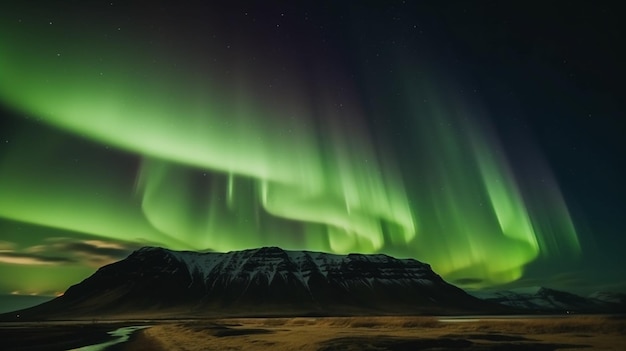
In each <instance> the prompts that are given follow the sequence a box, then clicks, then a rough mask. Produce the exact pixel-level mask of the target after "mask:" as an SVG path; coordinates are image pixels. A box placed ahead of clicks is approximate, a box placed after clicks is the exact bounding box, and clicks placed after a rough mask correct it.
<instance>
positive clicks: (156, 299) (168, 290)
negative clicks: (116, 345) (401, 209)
mask: <svg viewBox="0 0 626 351" xmlns="http://www.w3.org/2000/svg"><path fill="white" fill-rule="evenodd" d="M503 310H504V308H501V307H499V306H498V305H495V304H491V303H489V302H484V301H482V300H480V299H478V298H475V297H473V296H470V295H468V294H467V293H465V291H463V290H462V289H460V288H458V287H455V286H453V285H451V284H448V283H447V282H445V281H444V280H443V279H442V278H441V277H440V276H439V275H437V274H436V273H435V272H434V271H433V270H432V269H431V267H430V265H428V264H426V263H422V262H420V261H417V260H414V259H396V258H394V257H391V256H388V255H384V254H373V255H365V254H348V255H336V254H328V253H323V252H315V251H292V250H283V249H281V248H278V247H262V248H257V249H248V250H242V251H231V252H228V253H215V252H206V253H199V252H194V251H174V250H169V249H164V248H157V247H144V248H141V249H138V250H136V251H134V252H133V253H131V254H130V255H129V256H128V257H127V258H125V259H123V260H121V261H118V262H115V263H112V264H110V265H106V266H103V267H101V268H100V269H98V270H97V271H96V272H95V273H94V274H93V275H92V276H90V277H88V278H86V279H85V280H83V281H82V282H80V283H79V284H76V285H73V286H71V287H70V288H69V289H68V290H67V291H66V292H65V294H64V295H63V296H61V297H59V298H57V299H54V300H52V301H50V302H47V303H44V304H42V305H39V306H35V307H32V308H29V309H25V310H22V311H20V313H19V314H20V318H22V319H25V318H26V319H27V318H33V319H36V318H40V319H42V318H43V319H46V318H48V319H49V318H87V317H94V316H99V317H104V316H114V315H118V316H119V315H136V316H139V315H163V316H165V315H168V316H171V315H175V316H195V317H204V316H230V315H233V316H235V315H236V316H273V315H351V314H472V313H494V312H495V313H497V312H501V311H503ZM15 316H16V314H15V313H14V314H8V315H4V316H0V318H2V319H7V318H9V319H11V318H13V319H14V318H16V317H15Z"/></svg>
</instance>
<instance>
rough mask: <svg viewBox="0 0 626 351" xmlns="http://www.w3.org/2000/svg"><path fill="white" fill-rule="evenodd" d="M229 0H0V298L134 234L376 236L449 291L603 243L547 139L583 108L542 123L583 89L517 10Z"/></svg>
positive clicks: (546, 277)
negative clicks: (522, 27) (17, 1)
mask: <svg viewBox="0 0 626 351" xmlns="http://www.w3.org/2000/svg"><path fill="white" fill-rule="evenodd" d="M235 3H237V2H234V3H233V4H231V5H228V6H226V5H224V4H222V5H220V6H218V5H212V6H210V5H202V6H200V5H198V6H189V7H184V8H183V7H180V6H179V7H176V6H174V5H168V6H166V5H162V6H156V5H155V6H150V7H149V8H147V7H146V5H145V4H144V6H139V5H124V4H117V3H111V2H101V3H98V4H95V3H92V4H88V5H86V4H78V3H74V2H51V3H46V4H45V5H42V6H41V7H37V8H33V7H32V6H25V5H2V8H1V9H0V10H1V13H2V16H1V19H0V103H1V104H2V107H3V112H2V115H1V116H0V117H1V118H2V120H1V121H2V122H1V124H0V127H2V134H0V141H1V142H2V144H1V145H0V147H1V148H0V276H1V278H0V294H3V293H11V292H16V293H19V294H29V293H37V294H53V293H56V292H61V291H63V290H64V289H65V288H66V287H67V286H68V285H70V284H73V283H75V282H77V281H79V280H80V279H83V278H84V277H86V276H87V275H89V274H90V273H91V272H93V269H94V268H95V267H98V266H99V265H101V264H103V263H106V262H110V261H111V260H114V259H119V258H121V257H124V255H125V254H127V253H128V252H130V250H132V249H134V248H137V247H140V246H142V245H159V246H164V247H168V248H172V249H191V250H214V251H229V250H240V249H247V248H252V247H259V246H280V247H282V248H284V249H304V250H315V251H326V252H334V253H349V252H361V253H377V252H382V253H387V254H391V255H395V256H399V257H413V258H416V259H418V260H421V261H424V262H428V263H429V264H431V265H432V267H433V269H434V270H435V271H436V272H437V273H439V274H441V275H442V276H443V277H444V278H445V279H447V280H449V281H450V282H452V283H456V284H459V285H460V286H462V287H466V288H490V287H498V286H504V285H506V284H518V283H523V282H526V283H528V284H540V283H541V284H550V282H553V283H555V282H556V280H557V279H555V278H554V277H555V276H558V275H559V274H567V273H571V274H575V273H573V272H576V271H577V270H579V269H580V265H581V263H582V262H585V261H587V260H590V259H593V257H595V256H596V255H597V254H598V252H599V251H604V252H605V253H606V254H607V256H606V257H605V260H607V261H605V262H613V263H615V262H617V263H619V262H620V258H619V257H618V256H617V255H613V254H612V253H611V252H612V251H611V249H608V248H607V249H605V248H604V245H605V244H603V242H604V241H605V240H607V242H608V240H610V239H608V238H610V237H611V235H612V234H610V233H613V232H616V231H617V229H616V228H615V227H614V226H615V225H616V222H612V221H608V222H607V221H603V220H601V219H600V217H594V216H595V211H596V210H595V209H592V210H590V211H587V207H586V206H587V203H586V202H587V201H591V200H593V199H596V200H597V199H598V197H595V198H593V197H592V198H587V197H585V196H583V195H580V194H582V193H586V192H588V190H586V188H585V189H576V187H573V186H570V185H571V184H574V183H576V181H577V179H578V178H575V177H573V176H570V175H569V174H570V173H567V172H566V171H565V169H566V167H563V165H562V163H563V162H561V161H559V160H562V158H559V155H560V154H559V152H562V151H561V149H559V148H555V147H554V146H553V145H552V144H551V141H552V140H565V143H567V142H573V141H578V140H579V139H580V136H579V135H578V134H576V133H580V132H581V131H584V127H580V128H574V127H571V126H570V127H565V128H563V129H561V130H560V132H559V131H557V132H556V133H557V134H558V135H555V136H553V137H552V138H545V137H544V134H542V133H544V131H545V130H548V129H549V128H548V127H547V126H553V125H557V123H570V124H575V123H578V122H579V121H580V120H582V117H574V116H573V115H574V114H575V113H580V114H581V115H583V116H585V117H586V116H587V115H590V114H591V113H596V112H595V111H599V109H595V110H594V111H593V112H591V111H590V110H592V109H594V108H595V107H596V106H597V105H598V104H599V102H598V101H597V100H594V99H591V98H587V99H585V98H581V99H579V100H578V101H572V99H571V96H569V95H567V94H565V93H564V92H571V91H575V92H576V94H578V92H580V91H585V89H582V88H578V86H577V85H576V84H574V83H571V84H570V83H563V82H560V80H559V79H560V78H551V77H554V76H558V74H560V72H561V71H560V70H561V69H562V68H560V67H559V68H551V67H552V66H550V65H549V64H548V63H544V62H543V61H541V60H540V59H538V58H533V57H532V55H529V56H528V57H526V56H524V55H527V54H524V53H523V49H525V48H526V47H527V46H528V43H529V42H534V39H532V36H529V37H528V38H519V37H516V35H515V34H516V33H517V32H515V30H516V29H517V27H515V25H514V24H515V23H517V24H519V23H521V22H523V20H520V19H511V20H512V21H513V23H514V24H510V25H509V27H507V25H502V24H493V23H492V24H491V25H492V26H496V27H498V26H504V28H505V29H507V30H508V31H509V32H507V31H504V32H500V34H493V33H492V34H486V33H487V32H489V33H491V32H490V30H488V27H487V26H489V24H484V23H483V24H480V23H477V22H475V21H474V20H472V19H468V18H466V17H465V16H463V15H462V11H463V10H465V11H467V10H468V9H462V8H448V7H446V6H444V5H440V6H430V7H429V6H425V5H417V4H413V5H411V4H409V5H407V4H405V3H404V2H390V3H389V4H387V5H382V4H379V5H359V6H356V5H354V6H350V5H348V4H347V3H345V4H336V5H332V6H331V5H328V4H326V5H322V4H316V5H313V4H309V5H306V6H305V5H304V4H300V5H293V4H292V5H286V4H282V5H280V6H278V4H277V5H276V7H272V6H268V7H260V6H259V5H254V6H252V5H249V4H244V3H240V4H237V5H235ZM483 6H486V5H479V6H478V7H479V8H480V9H483V8H482V7H483ZM483 10H485V11H487V13H488V14H491V15H494V16H495V15H496V14H498V15H502V14H507V15H506V16H509V12H508V10H507V9H486V7H485V9H483ZM469 11H470V12H472V13H474V12H476V13H475V15H476V16H479V15H480V13H481V10H479V9H476V8H474V9H469ZM489 11H493V13H491V12H489ZM576 13H578V12H572V13H571V14H570V15H572V16H574V15H575V14H576ZM488 14H484V13H483V14H482V15H483V16H486V17H485V18H492V16H490V15H489V16H488ZM520 16H529V13H527V12H524V11H522V12H521V14H520ZM496 17H497V16H496ZM507 18H508V17H507ZM565 18H566V20H563V21H564V23H566V24H567V23H570V22H569V20H568V19H567V18H568V17H567V16H565ZM536 20H541V18H539V19H536ZM455 21H458V22H455ZM477 21H478V22H481V21H480V18H478V19H477ZM516 21H519V22H516ZM572 21H573V22H575V21H574V19H572ZM494 23H495V22H494ZM483 26H484V27H483ZM498 28H500V27H498ZM596 30H598V31H601V30H602V28H600V29H596ZM471 33H474V34H471ZM480 33H482V34H483V35H484V36H481V35H478V34H480ZM599 33H600V32H599ZM498 35H502V36H503V37H499V36H498ZM516 40H517V41H516ZM543 40H544V42H542V41H541V40H537V41H536V42H534V44H533V45H536V46H537V50H538V52H540V53H541V52H543V51H542V50H552V51H548V52H549V54H550V55H557V54H562V55H566V56H567V55H569V56H574V57H573V58H569V59H570V60H571V61H573V62H574V63H576V62H583V59H581V58H579V60H580V61H576V55H575V53H574V54H571V53H568V52H567V51H566V50H565V49H563V50H564V51H562V52H561V51H559V50H557V49H555V48H553V46H552V44H553V42H551V41H549V40H548V39H543ZM490 41H493V42H495V43H496V44H493V43H492V42H490ZM599 45H600V44H598V48H603V47H600V46H599ZM531 47H532V46H531ZM548 48H549V49H548ZM520 50H521V51H520ZM517 51H520V52H521V53H519V52H518V53H517V54H515V52H517ZM569 56H568V57H569ZM546 57H547V58H550V57H549V55H547V54H546ZM503 58H509V59H510V60H509V61H507V60H504V59H503ZM498 59H500V61H498ZM477 62H480V63H477ZM514 69H519V70H520V71H519V74H518V73H510V74H509V76H508V77H507V76H506V75H504V74H500V75H498V72H508V71H509V70H514ZM524 70H525V71H524ZM540 70H543V71H544V72H545V74H538V75H540V76H541V78H537V77H534V76H529V75H525V73H524V72H537V71H540ZM578 72H579V73H580V75H581V76H583V77H584V74H585V73H588V72H587V71H586V70H583V69H580V68H579V69H578V71H577V73H578ZM511 77H515V79H512V78H511ZM589 79H591V78H589ZM555 82H556V83H555ZM551 84H552V85H551ZM533 85H537V87H533ZM479 87H480V88H479ZM550 87H557V88H559V89H560V90H559V89H556V88H550ZM551 89H552V90H551ZM594 89H596V88H593V87H592V88H590V89H587V90H590V92H587V93H588V94H590V96H591V95H592V94H594V92H595V90H594ZM597 89H599V88H597ZM529 91H531V92H533V93H532V94H537V96H536V97H533V96H532V95H528V92H529ZM548 91H552V93H553V94H554V95H553V96H552V98H551V99H552V100H553V101H556V102H552V103H551V104H547V103H546V104H545V105H541V104H539V103H538V102H535V103H534V104H529V105H528V106H525V105H524V103H523V102H524V101H527V100H526V99H528V100H531V99H534V100H536V101H543V100H544V99H546V100H548V101H550V98H546V97H545V94H544V93H545V92H548ZM580 94H582V93H580ZM566 95H567V96H566ZM570 95H571V94H570ZM602 96H603V97H604V99H608V100H609V102H610V103H612V104H615V103H616V102H614V101H613V100H612V98H611V95H610V94H604V95H602ZM607 96H608V97H607ZM568 101H569V102H570V103H571V104H572V106H571V107H570V106H568V105H566V107H561V104H566V103H567V102H568ZM602 101H603V102H606V100H602ZM577 104H578V105H577ZM582 105H585V106H584V107H581V106H582ZM606 105H607V104H606V103H605V104H604V105H603V106H606ZM520 106H521V107H520ZM546 106H547V107H546ZM542 108H545V111H544V112H543V113H544V115H543V116H540V117H538V116H535V115H533V113H536V112H537V111H541V109H542ZM577 109H580V110H581V111H578V110H577ZM616 111H618V110H617V109H615V108H612V109H607V110H603V111H602V112H598V113H601V114H604V115H605V116H607V117H605V119H606V120H608V122H605V126H606V127H609V126H611V125H612V124H611V123H615V122H614V120H613V118H615V117H612V116H613V114H615V113H617V112H616ZM568 119H569V120H568ZM555 121H557V122H555ZM596 130H597V129H596ZM593 131H594V129H593V128H591V129H590V130H589V132H590V133H591V132H593ZM610 133H618V131H617V130H616V129H613V130H612V131H611V132H609V134H608V136H606V139H604V143H607V140H612V139H611V135H617V134H610ZM546 140H549V141H548V142H546ZM586 142H587V143H588V145H587V146H585V144H584V141H583V142H581V143H583V147H587V148H589V149H592V150H596V149H594V148H602V147H604V145H606V144H599V145H600V146H593V145H595V144H593V145H592V144H591V142H592V139H591V138H589V139H587V141H586ZM589 145H591V146H589ZM622 145H623V144H620V146H622ZM612 152H614V153H615V154H616V155H619V148H618V149H617V150H613V151H612ZM561 155H562V154H561ZM567 155H570V154H567ZM606 155H608V154H606ZM622 156H623V154H622ZM568 157H569V156H568ZM555 159H557V162H555V161H554V160H555ZM586 159H587V161H586V162H588V163H586V164H585V163H584V162H583V164H581V165H580V168H579V170H580V169H588V168H587V167H589V168H592V167H596V168H598V167H599V168H603V167H604V168H605V169H607V171H606V172H607V174H609V175H607V177H608V178H606V179H608V180H607V184H605V185H603V186H604V187H606V186H609V185H610V184H611V181H610V179H618V177H615V176H613V177H614V178H611V177H612V176H611V175H610V174H616V173H617V172H619V171H621V169H620V168H619V167H620V165H617V164H615V163H614V162H613V160H612V159H610V157H608V156H607V158H605V160H604V161H603V160H598V159H594V158H593V157H589V156H586ZM591 159H593V163H589V162H591V161H589V160H591ZM622 162H623V161H622ZM568 177H569V178H568ZM589 177H591V178H588V179H598V178H597V177H595V176H589ZM563 182H564V183H565V184H566V185H568V186H566V187H563V185H562V183H563ZM578 190H580V192H578ZM620 191H623V187H621V188H615V192H616V194H619V193H620ZM572 205H573V206H574V207H572ZM616 206H617V204H616ZM617 208H619V206H618V207H617ZM621 208H622V209H623V208H624V207H623V205H622V207H621ZM573 209H575V210H576V211H573ZM583 214H585V215H586V217H585V216H583ZM577 215H580V216H581V217H577ZM598 223H602V225H603V226H604V227H602V226H598V225H597V224H598ZM622 228H623V227H622ZM602 231H604V232H602ZM616 242H619V243H623V242H624V241H623V239H619V240H617V241H616ZM609 245H610V244H609ZM613 250H614V249H613ZM566 267H569V268H570V269H567V268H566ZM594 269H596V268H594ZM582 274H583V273H581V276H582ZM584 275H585V277H597V278H598V280H597V284H598V285H602V286H608V285H611V284H616V286H620V285H619V284H617V283H623V282H624V281H623V280H621V281H619V280H620V279H617V278H616V277H618V278H619V277H622V278H623V276H624V272H623V269H621V271H617V272H614V275H612V276H605V275H604V274H595V273H594V272H593V271H585V272H584ZM9 277H10V278H9ZM585 279H586V278H585ZM616 280H617V281H616ZM568 286H569V285H568Z"/></svg>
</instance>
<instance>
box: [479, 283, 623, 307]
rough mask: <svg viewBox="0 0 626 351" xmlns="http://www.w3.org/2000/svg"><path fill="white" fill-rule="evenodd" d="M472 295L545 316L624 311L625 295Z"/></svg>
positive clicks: (544, 291)
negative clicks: (550, 314)
mask: <svg viewBox="0 0 626 351" xmlns="http://www.w3.org/2000/svg"><path fill="white" fill-rule="evenodd" d="M473 295H474V296H476V297H478V298H481V299H483V300H485V301H488V302H493V303H498V304H501V305H504V306H509V307H513V308H516V309H519V310H525V311H533V312H545V313H613V312H624V311H626V303H625V302H626V299H625V298H624V297H625V296H624V294H616V293H606V292H604V293H600V292H599V293H594V294H591V295H590V296H588V297H583V296H579V295H576V294H572V293H569V292H565V291H559V290H554V289H549V288H545V287H529V288H520V289H512V290H506V291H496V292H476V293H473Z"/></svg>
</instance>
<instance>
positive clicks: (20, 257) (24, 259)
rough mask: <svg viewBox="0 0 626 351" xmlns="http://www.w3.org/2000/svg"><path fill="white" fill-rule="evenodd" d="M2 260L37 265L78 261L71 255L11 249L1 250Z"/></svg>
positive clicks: (0, 259) (0, 256)
mask: <svg viewBox="0 0 626 351" xmlns="http://www.w3.org/2000/svg"><path fill="white" fill-rule="evenodd" d="M0 262H2V263H11V264H23V265H37V266H46V265H60V264H70V263H76V261H75V260H74V259H72V258H70V257H60V256H47V255H46V256H43V255H38V254H33V253H23V252H14V251H9V250H0Z"/></svg>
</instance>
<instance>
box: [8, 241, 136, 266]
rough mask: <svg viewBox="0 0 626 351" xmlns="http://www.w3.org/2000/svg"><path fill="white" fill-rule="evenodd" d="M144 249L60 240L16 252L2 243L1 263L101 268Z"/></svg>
mask: <svg viewBox="0 0 626 351" xmlns="http://www.w3.org/2000/svg"><path fill="white" fill-rule="evenodd" d="M8 244H10V243H8ZM140 246H141V245H139V244H136V243H128V242H119V241H105V240H96V239H93V240H80V239H75V238H67V237H57V238H48V239H45V240H44V241H43V242H42V243H41V244H38V245H33V246H29V247H26V248H24V249H22V250H16V249H15V248H14V247H15V246H14V245H3V242H0V262H3V263H10V264H20V265H69V264H78V265H88V266H93V267H101V266H103V265H106V264H109V263H112V262H115V261H119V260H120V259H123V258H125V257H126V256H128V254H129V253H130V252H132V251H133V250H135V249H137V248H139V247H140Z"/></svg>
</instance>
